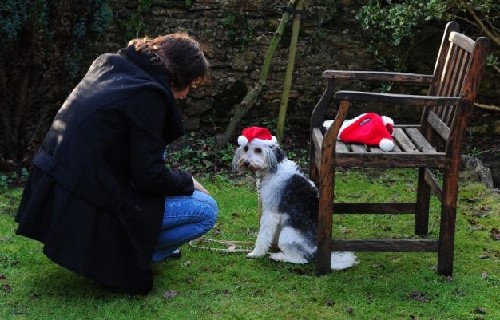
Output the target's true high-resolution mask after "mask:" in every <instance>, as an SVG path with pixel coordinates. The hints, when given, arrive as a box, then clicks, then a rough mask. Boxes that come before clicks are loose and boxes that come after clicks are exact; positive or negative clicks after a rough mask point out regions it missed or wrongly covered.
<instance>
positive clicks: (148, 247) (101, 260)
mask: <svg viewBox="0 0 500 320" xmlns="http://www.w3.org/2000/svg"><path fill="white" fill-rule="evenodd" d="M182 134H183V127H182V123H181V120H180V115H179V112H178V110H177V107H176V106H175V101H174V99H173V97H172V92H171V88H170V83H169V81H168V76H167V72H166V70H165V69H164V68H163V67H162V66H157V65H153V64H151V63H150V57H147V56H143V55H140V54H138V53H136V52H135V50H134V49H133V48H132V47H129V48H126V49H123V50H120V51H119V52H118V53H117V54H104V55H101V56H100V57H99V58H97V59H96V60H95V61H94V63H93V64H92V66H91V67H90V69H89V71H88V72H87V74H86V75H85V77H84V78H83V79H82V81H81V82H80V83H79V84H78V86H77V87H76V88H75V89H74V90H73V92H72V93H71V94H70V95H69V97H68V98H67V99H66V101H65V103H64V104H63V106H62V107H61V109H60V110H59V112H58V113H57V115H56V117H55V119H54V122H53V124H52V126H51V128H50V130H49V132H48V133H47V135H46V137H45V140H44V141H43V143H42V145H41V148H40V150H39V151H38V152H37V153H36V154H35V156H34V159H33V167H32V169H31V171H30V176H29V178H28V182H27V184H26V187H25V190H24V193H23V197H22V200H21V203H20V206H19V210H18V214H17V216H16V221H17V222H18V223H19V227H18V229H17V233H18V234H21V235H24V236H27V237H29V238H32V239H36V240H39V241H41V242H42V243H44V244H45V245H44V249H43V252H44V253H45V255H47V257H49V258H50V259H52V260H53V261H55V262H56V263H58V264H60V265H61V266H63V267H65V268H68V269H70V270H73V271H75V272H77V273H80V274H82V275H84V276H86V277H88V278H91V279H94V280H96V281H98V282H100V283H103V284H105V285H107V286H112V287H117V288H122V289H125V290H127V291H129V292H141V293H145V292H147V291H149V290H151V288H152V282H153V281H152V272H151V265H150V260H151V255H152V253H153V250H154V248H155V245H156V242H157V239H158V235H159V231H160V226H161V220H162V217H163V213H164V208H165V207H164V200H165V196H168V195H190V194H192V192H193V182H192V178H191V175H190V174H189V173H187V172H184V171H181V170H175V169H169V168H166V167H165V163H164V161H163V153H164V151H165V146H166V144H167V143H169V142H171V141H173V140H174V139H177V138H178V137H179V136H180V135H182Z"/></svg>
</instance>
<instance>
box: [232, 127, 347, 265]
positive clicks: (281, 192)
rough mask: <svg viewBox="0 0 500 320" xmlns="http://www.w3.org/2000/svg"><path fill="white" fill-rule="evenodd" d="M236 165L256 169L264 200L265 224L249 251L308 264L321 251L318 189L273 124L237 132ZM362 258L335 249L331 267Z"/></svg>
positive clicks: (261, 196)
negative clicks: (270, 127) (291, 157)
mask: <svg viewBox="0 0 500 320" xmlns="http://www.w3.org/2000/svg"><path fill="white" fill-rule="evenodd" d="M238 144H239V147H238V148H237V149H236V151H235V154H234V157H233V161H232V166H233V170H234V171H242V170H250V171H252V172H254V173H255V174H256V177H257V189H258V192H259V201H260V202H261V205H262V216H261V218H260V228H259V233H258V235H257V240H256V243H255V248H254V249H253V250H252V252H250V253H249V254H248V257H251V258H257V257H263V256H265V255H267V254H268V253H269V250H270V248H271V247H275V246H277V247H278V248H279V252H275V253H270V258H271V259H273V260H276V261H283V262H290V263H298V264H304V263H308V262H310V261H311V260H313V259H314V258H315V256H316V235H317V221H318V190H317V188H316V187H315V185H314V183H313V182H312V181H311V180H309V179H308V178H307V177H306V176H305V175H304V173H303V172H302V171H301V170H300V168H299V167H298V165H297V164H296V163H295V162H294V161H292V160H289V159H288V158H287V156H286V154H285V152H284V151H283V150H282V149H281V148H280V147H279V145H278V143H277V142H276V137H274V136H272V135H271V133H270V132H269V130H268V129H266V128H261V127H249V128H245V129H244V130H243V132H242V135H241V136H240V137H239V138H238ZM356 263H357V258H356V256H355V255H354V253H352V252H332V269H334V270H341V269H346V268H349V267H352V266H353V265H355V264H356Z"/></svg>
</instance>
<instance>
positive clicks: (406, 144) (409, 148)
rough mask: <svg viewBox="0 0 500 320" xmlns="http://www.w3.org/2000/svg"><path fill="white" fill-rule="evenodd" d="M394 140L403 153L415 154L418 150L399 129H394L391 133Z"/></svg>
mask: <svg viewBox="0 0 500 320" xmlns="http://www.w3.org/2000/svg"><path fill="white" fill-rule="evenodd" d="M393 136H394V139H395V140H396V141H397V142H398V145H399V146H401V149H402V150H403V151H405V152H415V153H417V152H418V151H419V150H418V148H417V147H416V146H415V145H414V144H413V142H412V141H411V139H410V138H408V137H407V136H406V134H405V132H404V131H403V129H401V128H394V132H393Z"/></svg>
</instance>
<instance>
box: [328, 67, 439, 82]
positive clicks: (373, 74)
mask: <svg viewBox="0 0 500 320" xmlns="http://www.w3.org/2000/svg"><path fill="white" fill-rule="evenodd" d="M323 78H324V79H331V80H368V81H395V82H409V83H420V84H429V85H430V84H431V83H432V80H433V79H434V76H433V75H427V74H418V73H399V72H378V71H345V70H325V71H323Z"/></svg>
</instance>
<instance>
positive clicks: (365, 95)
mask: <svg viewBox="0 0 500 320" xmlns="http://www.w3.org/2000/svg"><path fill="white" fill-rule="evenodd" d="M335 100H349V101H367V102H377V103H390V104H401V105H403V106H404V105H407V106H435V105H448V104H456V103H458V101H460V98H459V97H441V96H416V95H411V94H396V93H377V92H361V91H349V90H342V91H337V92H336V93H335Z"/></svg>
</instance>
